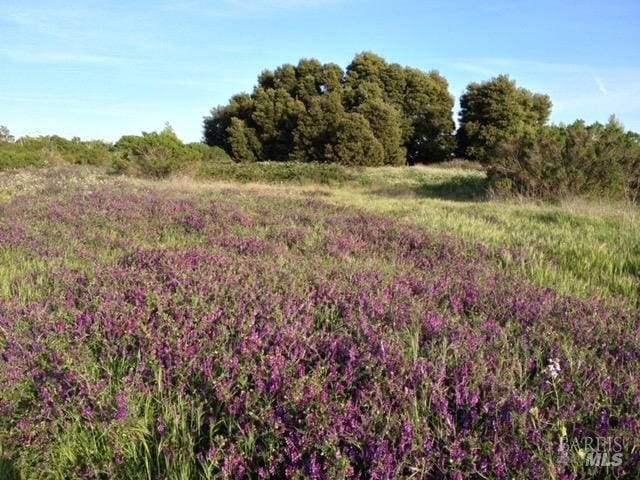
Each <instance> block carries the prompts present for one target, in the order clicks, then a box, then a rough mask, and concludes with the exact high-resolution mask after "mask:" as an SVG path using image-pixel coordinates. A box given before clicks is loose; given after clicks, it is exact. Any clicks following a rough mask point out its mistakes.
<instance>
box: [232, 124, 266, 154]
mask: <svg viewBox="0 0 640 480" xmlns="http://www.w3.org/2000/svg"><path fill="white" fill-rule="evenodd" d="M227 135H228V142H229V146H230V148H231V155H232V156H233V158H235V159H236V160H238V161H239V162H255V161H258V160H261V159H262V145H261V144H260V140H258V136H257V135H256V131H255V130H254V129H253V128H251V127H248V126H247V125H246V123H245V121H244V120H240V119H239V118H237V117H233V118H231V125H230V126H229V128H227Z"/></svg>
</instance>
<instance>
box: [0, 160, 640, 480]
mask: <svg viewBox="0 0 640 480" xmlns="http://www.w3.org/2000/svg"><path fill="white" fill-rule="evenodd" d="M66 168H67V170H64V169H63V170H60V169H53V170H51V169H48V170H32V171H15V172H7V173H4V174H2V176H1V177H0V178H1V181H2V182H3V186H4V187H5V188H4V189H3V190H4V191H9V192H11V193H10V194H9V196H8V197H7V198H6V199H5V200H4V201H3V202H2V203H1V204H0V211H1V215H0V239H1V241H0V255H1V256H2V258H3V259H4V261H3V262H1V263H0V265H2V267H0V268H1V270H0V281H1V283H2V289H1V290H0V291H1V292H2V295H1V297H0V298H1V300H0V358H1V359H2V360H1V361H2V363H3V368H2V369H0V411H1V412H2V415H0V450H1V451H2V460H1V461H0V472H2V474H4V475H5V478H7V477H8V478H11V476H14V478H17V477H18V475H21V476H22V477H24V478H31V477H40V476H42V477H47V478H61V479H62V478H76V477H83V478H103V477H107V478H159V477H165V478H176V479H177V478H239V477H252V476H254V475H255V476H261V477H263V478H316V479H334V478H416V477H417V478H430V477H440V476H443V477H449V478H456V477H457V478H464V477H473V476H477V475H482V476H485V477H488V478H491V477H494V476H503V477H505V478H507V477H508V478H512V477H516V478H517V477H526V478H552V477H556V478H561V477H564V478H574V479H575V478H584V477H585V476H586V475H588V474H589V471H588V470H587V467H584V466H582V463H581V462H578V461H569V462H568V463H567V462H565V461H563V460H562V458H561V457H560V456H559V452H558V448H559V442H560V441H561V440H562V439H564V440H567V439H571V438H582V437H583V436H585V435H586V436H593V437H596V436H615V437H617V438H619V439H620V442H621V444H622V445H624V446H625V447H624V448H625V450H624V452H623V455H622V459H623V462H622V464H621V465H619V466H617V467H611V468H609V470H607V471H608V472H609V473H610V474H611V475H612V476H613V475H617V476H624V475H631V474H632V472H635V471H637V468H638V463H637V457H636V456H634V455H633V452H631V450H630V449H631V448H632V446H633V444H634V443H633V442H634V441H635V439H636V438H637V435H636V432H637V428H638V427H637V425H638V422H639V421H640V417H639V416H638V412H639V411H640V409H639V408H638V406H639V405H638V399H639V398H640V391H639V390H638V385H637V381H636V378H637V372H638V370H639V368H640V365H639V363H638V362H639V359H640V356H639V355H638V352H640V337H638V332H640V329H639V328H638V327H639V320H640V317H639V313H638V311H637V309H636V308H634V307H632V306H631V304H630V303H629V302H625V301H622V300H620V299H618V300H614V299H613V298H612V299H610V301H609V302H603V301H601V300H600V299H597V298H595V299H594V298H591V299H579V298H575V297H572V296H567V295H565V294H563V293H561V292H559V291H557V290H555V289H553V288H549V287H548V286H547V287H539V286H535V285H532V284H531V283H530V282H529V281H528V280H527V279H526V278H525V277H524V276H523V275H520V274H518V273H517V271H515V270H511V269H507V270H505V269H502V268H500V265H499V264H498V262H496V257H495V255H494V251H493V249H492V248H491V246H487V245H483V244H480V243H477V242H475V241H469V240H465V239H463V238H461V237H460V236H453V235H450V234H442V233H439V232H436V231H434V230H432V229H424V228H422V227H419V226H417V225H415V224H413V223H412V222H413V220H412V221H410V222H407V221H401V220H400V219H393V218H390V217H389V215H388V214H389V213H390V212H391V211H392V210H393V209H394V208H397V206H398V204H397V203H395V204H394V203H393V202H392V203H390V204H389V207H388V208H389V212H384V215H380V214H373V213H366V212H364V211H363V210H361V209H358V208H354V206H353V205H349V206H348V207H347V206H338V205H335V204H334V205H332V203H333V202H332V201H331V196H330V195H328V194H327V193H326V191H330V190H331V189H327V187H324V188H325V189H326V190H323V189H318V188H317V187H282V186H280V187H278V186H244V187H242V186H237V185H226V186H225V185H211V184H196V183H193V181H191V182H189V183H180V181H178V180H173V181H172V182H168V183H165V182H149V181H145V180H133V179H129V178H128V177H123V176H110V175H106V174H105V173H104V171H103V170H100V169H96V168H95V167H85V169H88V170H83V169H81V168H80V167H74V168H71V167H66ZM89 168H91V169H89ZM82 171H86V172H88V173H87V174H86V178H85V177H83V176H82V175H81V176H80V177H79V179H76V180H72V179H70V177H71V176H72V175H69V173H70V172H76V173H75V174H76V175H78V174H79V173H78V172H82ZM394 172H395V173H394ZM405 172H406V176H403V175H401V174H400V171H399V170H397V169H389V173H390V175H392V178H389V179H386V180H385V181H388V183H387V187H389V188H390V189H389V191H384V190H383V189H382V186H383V183H384V182H383V179H384V178H385V177H384V171H381V170H378V169H367V170H363V171H361V172H360V174H361V175H363V176H367V177H369V181H370V182H371V185H373V186H375V185H378V187H368V188H372V189H373V190H370V197H369V198H370V199H373V198H375V196H382V197H384V196H385V195H391V196H392V199H393V198H395V197H393V196H394V195H395V196H397V195H399V193H398V191H399V188H400V187H399V186H400V185H402V184H405V185H407V186H408V185H414V184H418V185H419V184H420V183H422V182H423V181H425V180H426V179H428V178H432V180H431V183H433V184H436V183H437V182H438V181H439V182H441V183H444V182H446V179H447V178H456V177H460V176H461V175H464V173H461V171H459V170H456V169H449V170H446V169H442V170H433V171H432V170H430V169H426V168H425V169H408V170H406V171H405ZM379 175H380V176H381V177H382V178H379V177H378V176H379ZM471 175H473V176H474V178H482V173H481V172H474V173H473V174H470V175H469V176H471ZM433 178H439V179H440V180H438V181H436V180H433ZM394 184H395V189H394V188H391V187H393V185H394ZM296 188H305V189H306V190H305V191H306V192H307V193H306V194H305V195H304V196H302V195H301V196H299V197H298V196H297V194H296V191H295V190H296ZM378 188H379V189H378ZM474 188H475V187H474ZM314 191H315V192H316V196H317V197H318V198H311V196H312V192H314ZM323 192H324V193H323ZM344 194H347V193H344ZM420 195H421V193H420V190H417V191H411V190H408V192H407V197H406V198H405V199H404V200H405V201H408V202H409V205H413V206H417V205H419V204H420V203H421V202H424V201H426V199H428V198H429V197H428V195H429V193H427V194H426V196H425V197H421V196H420ZM385 201H391V200H390V199H387V200H385ZM393 201H395V200H393ZM437 202H441V205H442V206H443V207H444V206H455V205H458V203H460V204H461V205H464V204H465V202H464V201H459V200H455V199H448V200H435V199H434V200H433V203H432V204H431V206H433V205H437ZM489 203H491V202H477V201H476V205H477V206H478V210H477V212H478V213H481V212H483V206H484V205H485V204H489ZM425 207H427V205H425ZM372 208H373V207H372ZM494 208H495V212H494V213H495V215H496V217H497V218H496V227H495V230H496V231H497V230H499V229H500V228H504V229H505V230H506V229H508V228H509V226H508V225H506V226H504V227H500V220H501V219H502V217H501V213H500V208H499V207H498V206H495V205H494ZM511 208H512V209H513V210H512V214H513V215H514V217H515V216H516V215H517V213H516V211H515V208H516V207H515V205H514V206H512V207H511ZM425 210H426V209H425ZM440 211H443V210H440ZM522 211H523V212H524V211H525V210H524V209H523V210H522ZM425 213H426V212H425ZM539 213H540V214H542V212H539ZM397 215H398V216H399V218H402V213H401V212H398V213H397ZM456 215H457V213H456V210H452V211H451V214H450V216H451V217H455V216H456ZM565 215H566V216H567V217H568V218H575V219H578V218H581V216H582V214H579V213H571V212H567V213H566V214H565ZM523 218H526V217H522V218H521V221H523ZM557 218H558V219H561V221H562V222H564V220H562V216H561V215H560V214H559V213H558V214H557ZM551 219H553V217H550V220H551ZM603 219H605V220H607V217H606V216H603ZM526 221H527V222H531V223H532V224H540V225H541V224H543V223H544V220H543V219H541V218H538V219H535V218H534V217H533V216H530V217H529V218H527V219H526ZM607 221H608V220H607ZM547 224H548V227H547V228H549V229H551V230H553V229H555V228H557V226H556V225H555V224H554V222H553V221H549V222H547ZM606 225H609V223H607V222H605V223H603V224H601V225H600V228H601V229H604V228H607V227H606ZM580 228H581V227H580V226H578V229H577V230H576V231H580ZM589 228H590V227H589ZM533 230H534V229H533V228H531V229H527V228H524V229H523V230H522V231H523V232H525V233H523V235H530V233H527V232H531V231H533ZM587 230H588V228H585V231H587ZM635 231H638V230H635ZM630 234H632V233H630ZM34 319H37V321H35V322H34ZM565 453H566V454H567V455H568V456H569V458H570V459H578V458H579V456H580V455H584V452H579V451H577V450H575V451H574V450H568V451H566V452H565Z"/></svg>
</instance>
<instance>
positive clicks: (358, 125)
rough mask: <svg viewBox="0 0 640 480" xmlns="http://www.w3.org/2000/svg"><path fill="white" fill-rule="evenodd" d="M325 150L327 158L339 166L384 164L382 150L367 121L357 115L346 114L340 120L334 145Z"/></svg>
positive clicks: (374, 165)
mask: <svg viewBox="0 0 640 480" xmlns="http://www.w3.org/2000/svg"><path fill="white" fill-rule="evenodd" d="M327 149H328V151H327V158H328V159H329V160H330V161H334V162H336V163H339V164H341V165H349V166H354V165H366V166H371V167H377V166H380V165H383V164H384V148H383V146H382V144H381V143H380V142H379V141H378V139H377V138H376V137H375V135H374V134H373V132H372V131H371V128H370V126H369V122H367V119H366V118H364V116H363V115H361V114H359V113H347V114H345V115H344V116H343V117H342V118H341V120H340V123H339V124H338V126H337V128H336V140H335V143H333V144H332V145H329V146H328V147H327Z"/></svg>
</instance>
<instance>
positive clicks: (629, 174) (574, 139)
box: [488, 117, 640, 200]
mask: <svg viewBox="0 0 640 480" xmlns="http://www.w3.org/2000/svg"><path fill="white" fill-rule="evenodd" d="M638 138H639V137H638V135H637V134H634V133H631V132H625V130H624V128H623V127H622V125H620V123H619V122H618V121H617V120H616V119H615V118H613V117H612V118H611V119H610V120H609V122H608V123H607V124H606V125H602V124H600V123H594V124H593V125H586V124H585V122H584V121H581V120H579V121H576V122H574V123H573V124H571V125H569V126H567V127H562V126H560V127H557V126H554V127H540V128H537V129H529V130H526V131H524V132H522V133H520V134H517V135H513V136H511V137H508V138H506V139H505V140H504V141H503V142H502V143H501V144H500V145H499V146H498V147H497V149H496V151H495V152H496V154H495V158H494V160H493V161H492V165H491V168H490V169H489V172H488V174H489V179H490V182H491V184H492V185H493V189H494V191H495V192H496V193H516V194H520V195H526V196H535V197H541V198H550V199H557V198H560V197H564V196H568V195H591V196H596V195H597V196H609V197H626V198H630V199H632V200H635V199H637V198H638V191H639V190H638V185H639V182H638V179H639V175H638V172H639V170H640V169H639V165H640V142H639V141H638Z"/></svg>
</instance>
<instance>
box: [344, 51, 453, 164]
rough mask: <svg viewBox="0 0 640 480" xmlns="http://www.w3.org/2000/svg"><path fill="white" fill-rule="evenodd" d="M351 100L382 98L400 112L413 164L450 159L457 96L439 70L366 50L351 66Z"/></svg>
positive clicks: (348, 93) (350, 101) (357, 102)
mask: <svg viewBox="0 0 640 480" xmlns="http://www.w3.org/2000/svg"><path fill="white" fill-rule="evenodd" d="M346 86H347V101H348V103H349V104H350V105H352V106H354V107H355V108H357V106H358V104H360V103H363V102H366V101H368V100H370V99H371V98H374V97H380V98H382V99H383V100H384V101H385V102H386V103H388V104H390V105H393V106H394V107H395V108H397V109H398V111H399V112H400V114H401V115H400V117H399V122H400V128H401V130H402V138H403V146H404V148H405V149H406V151H407V158H408V160H409V162H410V163H428V162H435V161H440V160H445V159H447V158H448V157H449V156H450V154H451V153H452V152H453V149H454V138H453V130H454V126H455V125H454V122H453V117H452V115H453V113H452V112H453V104H454V100H453V97H452V96H451V95H450V94H449V86H448V83H447V81H446V79H445V78H444V77H442V76H441V75H440V74H439V73H438V72H435V71H433V72H423V71H422V70H418V69H416V68H409V67H401V66H400V65H398V64H388V63H387V62H386V61H385V60H384V59H383V58H382V57H380V56H378V55H376V54H374V53H371V52H364V53H361V54H359V55H356V57H355V58H354V60H353V61H352V62H351V64H350V65H349V66H348V67H347V78H346Z"/></svg>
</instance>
